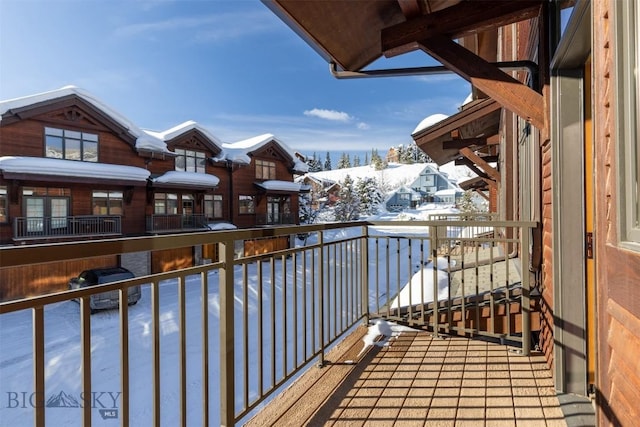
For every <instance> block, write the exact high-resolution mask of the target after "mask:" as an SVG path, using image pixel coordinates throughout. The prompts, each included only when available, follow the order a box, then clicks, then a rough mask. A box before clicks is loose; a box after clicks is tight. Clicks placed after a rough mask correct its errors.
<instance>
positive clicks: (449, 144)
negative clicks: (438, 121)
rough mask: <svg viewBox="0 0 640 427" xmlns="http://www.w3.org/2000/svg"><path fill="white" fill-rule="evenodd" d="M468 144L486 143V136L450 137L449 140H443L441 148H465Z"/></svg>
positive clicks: (481, 144)
mask: <svg viewBox="0 0 640 427" xmlns="http://www.w3.org/2000/svg"><path fill="white" fill-rule="evenodd" d="M470 145H479V146H484V145H487V138H463V139H452V140H451V141H443V142H442V148H444V149H449V148H457V149H460V148H465V147H468V146H470Z"/></svg>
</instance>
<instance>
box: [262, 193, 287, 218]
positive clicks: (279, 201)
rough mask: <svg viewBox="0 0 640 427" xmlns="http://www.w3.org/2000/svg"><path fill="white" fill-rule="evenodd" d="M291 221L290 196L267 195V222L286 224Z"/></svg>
mask: <svg viewBox="0 0 640 427" xmlns="http://www.w3.org/2000/svg"><path fill="white" fill-rule="evenodd" d="M290 221H291V198H290V197H288V196H280V197H278V196H269V197H267V224H286V223H289V222H290Z"/></svg>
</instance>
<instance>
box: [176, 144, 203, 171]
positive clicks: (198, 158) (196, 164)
mask: <svg viewBox="0 0 640 427" xmlns="http://www.w3.org/2000/svg"><path fill="white" fill-rule="evenodd" d="M174 152H175V153H176V157H175V159H174V162H173V165H174V170H176V171H178V172H193V173H207V155H206V153H205V152H204V151H198V150H188V149H186V148H176V149H175V150H174ZM179 160H182V163H183V165H184V167H179V166H178V161H179ZM190 163H191V164H190Z"/></svg>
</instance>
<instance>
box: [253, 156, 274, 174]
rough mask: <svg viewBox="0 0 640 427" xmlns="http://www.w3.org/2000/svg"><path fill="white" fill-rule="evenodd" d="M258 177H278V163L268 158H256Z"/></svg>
mask: <svg viewBox="0 0 640 427" xmlns="http://www.w3.org/2000/svg"><path fill="white" fill-rule="evenodd" d="M256 179H276V164H275V163H274V162H268V161H266V160H260V159H257V160H256Z"/></svg>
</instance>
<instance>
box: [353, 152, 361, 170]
mask: <svg viewBox="0 0 640 427" xmlns="http://www.w3.org/2000/svg"><path fill="white" fill-rule="evenodd" d="M358 166H360V156H358V155H357V154H355V155H354V156H353V167H354V168H357V167H358Z"/></svg>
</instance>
